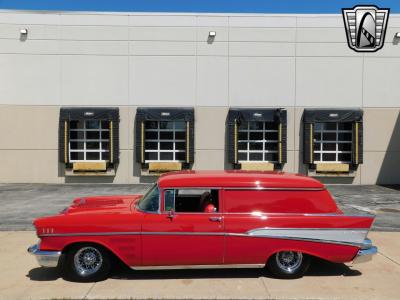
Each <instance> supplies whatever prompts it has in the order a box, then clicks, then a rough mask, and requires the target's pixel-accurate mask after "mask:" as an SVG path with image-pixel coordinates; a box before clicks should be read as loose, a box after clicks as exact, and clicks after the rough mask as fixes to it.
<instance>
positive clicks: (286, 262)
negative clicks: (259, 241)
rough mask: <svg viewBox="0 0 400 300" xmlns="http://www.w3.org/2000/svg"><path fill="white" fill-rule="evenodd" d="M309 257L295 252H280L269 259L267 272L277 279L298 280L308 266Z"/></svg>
mask: <svg viewBox="0 0 400 300" xmlns="http://www.w3.org/2000/svg"><path fill="white" fill-rule="evenodd" d="M310 261H311V258H310V256H308V255H306V254H303V253H302V252H296V251H281V252H277V253H275V254H274V255H272V256H271V257H270V259H269V260H268V263H267V267H268V269H269V271H270V272H271V273H272V274H273V275H275V276H276V277H278V278H284V279H294V278H299V277H301V276H303V275H304V273H305V272H307V270H308V267H309V266H310Z"/></svg>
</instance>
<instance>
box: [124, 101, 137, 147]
mask: <svg viewBox="0 0 400 300" xmlns="http://www.w3.org/2000/svg"><path fill="white" fill-rule="evenodd" d="M136 109H137V107H131V106H129V108H128V121H127V123H128V132H126V133H125V134H127V135H128V136H127V139H128V149H133V150H134V149H135V118H136Z"/></svg>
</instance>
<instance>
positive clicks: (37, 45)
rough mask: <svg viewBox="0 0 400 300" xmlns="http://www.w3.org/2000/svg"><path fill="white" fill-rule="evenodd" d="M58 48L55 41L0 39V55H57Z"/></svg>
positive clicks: (58, 43)
mask: <svg viewBox="0 0 400 300" xmlns="http://www.w3.org/2000/svg"><path fill="white" fill-rule="evenodd" d="M59 47H60V42H59V41H56V40H47V41H46V40H26V41H20V40H19V39H15V40H10V39H0V54H58V52H59Z"/></svg>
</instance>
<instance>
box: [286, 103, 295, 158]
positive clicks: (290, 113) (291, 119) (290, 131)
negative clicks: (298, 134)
mask: <svg viewBox="0 0 400 300" xmlns="http://www.w3.org/2000/svg"><path fill="white" fill-rule="evenodd" d="M286 112H287V149H288V151H293V150H296V149H295V144H294V140H295V130H296V121H297V120H296V119H295V109H294V107H287V108H286Z"/></svg>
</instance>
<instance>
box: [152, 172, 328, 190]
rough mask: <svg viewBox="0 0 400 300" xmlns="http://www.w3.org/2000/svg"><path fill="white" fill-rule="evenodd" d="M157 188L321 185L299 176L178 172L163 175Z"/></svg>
mask: <svg viewBox="0 0 400 300" xmlns="http://www.w3.org/2000/svg"><path fill="white" fill-rule="evenodd" d="M158 185H159V186H160V187H161V188H168V187H174V188H175V187H182V188H184V187H185V188H188V187H197V188H198V187H204V188H205V187H215V188H218V187H222V188H228V187H229V188H276V189H322V188H324V185H323V184H322V183H321V182H319V181H318V180H315V179H313V178H311V177H307V176H304V175H300V174H292V173H285V172H267V171H241V170H228V171H191V170H188V171H179V172H170V173H166V174H163V175H162V176H161V177H160V178H159V180H158Z"/></svg>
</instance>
